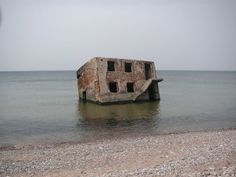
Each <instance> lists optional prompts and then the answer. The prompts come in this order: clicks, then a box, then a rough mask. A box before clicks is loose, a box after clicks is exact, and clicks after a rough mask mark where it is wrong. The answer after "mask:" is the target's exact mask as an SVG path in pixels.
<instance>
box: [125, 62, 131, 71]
mask: <svg viewBox="0 0 236 177" xmlns="http://www.w3.org/2000/svg"><path fill="white" fill-rule="evenodd" d="M125 72H132V63H125Z"/></svg>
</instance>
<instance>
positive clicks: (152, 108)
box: [0, 71, 236, 146]
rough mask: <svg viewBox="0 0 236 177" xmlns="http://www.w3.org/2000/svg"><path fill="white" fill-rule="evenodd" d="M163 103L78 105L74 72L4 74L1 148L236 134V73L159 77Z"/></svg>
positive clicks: (185, 73)
mask: <svg viewBox="0 0 236 177" xmlns="http://www.w3.org/2000/svg"><path fill="white" fill-rule="evenodd" d="M158 77H159V78H164V81H163V82H161V83H160V84H159V86H160V94H161V100H160V101H153V102H139V103H129V104H115V105H97V104H94V103H91V102H81V101H78V95H77V87H76V77H75V72H74V71H58V72H55V71H54V72H48V71H47V72H45V71H44V72H0V98H1V102H0V146H6V145H14V144H30V143H48V142H50V143H60V142H67V141H79V142H85V141H95V140H98V141H99V140H100V139H106V138H110V139H114V138H120V137H124V136H139V135H150V134H168V133H181V132H191V131H213V130H219V129H229V128H236V72H196V71H159V72H158Z"/></svg>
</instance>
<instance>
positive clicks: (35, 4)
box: [0, 0, 236, 71]
mask: <svg viewBox="0 0 236 177" xmlns="http://www.w3.org/2000/svg"><path fill="white" fill-rule="evenodd" d="M0 14H1V22H0V70H2V71H3V70H71V69H77V68H79V67H80V66H81V65H82V64H83V63H84V62H86V61H87V60H88V59H90V58H92V57H94V56H105V57H118V58H137V59H148V60H154V61H155V62H156V65H157V68H158V69H163V70H164V69H169V70H172V69H174V70H236V0H179V1H178V0H156V1H155V0H146V1H144V0H143V1H141V0H116V1H111V0H110V1H109V0H100V1H98V0H38V1H37V0H0Z"/></svg>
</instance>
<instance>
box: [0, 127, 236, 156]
mask: <svg viewBox="0 0 236 177" xmlns="http://www.w3.org/2000/svg"><path fill="white" fill-rule="evenodd" d="M233 130H235V131H236V128H222V129H218V130H204V131H180V132H171V133H160V134H159V133H158V134H156V133H151V134H150V133H140V132H139V133H132V134H128V135H125V134H120V136H115V137H112V136H106V137H104V138H98V139H89V140H82V141H80V140H78V141H62V142H52V143H49V142H35V143H22V144H10V145H9V144H2V145H1V144H0V152H1V151H6V150H7V151H8V150H19V149H21V148H27V149H35V148H55V147H60V146H65V145H77V144H88V143H98V142H102V141H110V140H117V141H118V140H122V139H133V138H135V137H137V136H138V137H140V138H142V137H143V138H145V137H159V136H160V137H161V136H168V135H184V134H194V133H214V132H224V131H233Z"/></svg>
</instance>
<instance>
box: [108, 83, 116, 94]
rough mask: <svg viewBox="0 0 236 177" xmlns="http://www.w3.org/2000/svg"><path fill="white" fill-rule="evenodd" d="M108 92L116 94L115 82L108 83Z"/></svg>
mask: <svg viewBox="0 0 236 177" xmlns="http://www.w3.org/2000/svg"><path fill="white" fill-rule="evenodd" d="M109 90H110V92H117V82H110V83H109Z"/></svg>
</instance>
